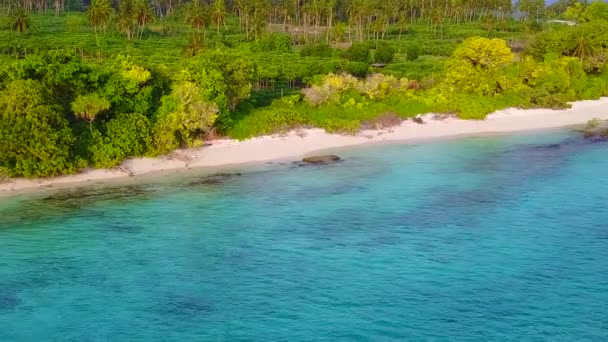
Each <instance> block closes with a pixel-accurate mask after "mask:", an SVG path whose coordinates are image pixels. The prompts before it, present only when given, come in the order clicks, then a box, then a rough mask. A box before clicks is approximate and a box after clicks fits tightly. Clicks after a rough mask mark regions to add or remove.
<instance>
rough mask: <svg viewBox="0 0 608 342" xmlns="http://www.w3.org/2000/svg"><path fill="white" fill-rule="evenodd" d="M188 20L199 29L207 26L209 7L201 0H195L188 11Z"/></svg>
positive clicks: (186, 18)
mask: <svg viewBox="0 0 608 342" xmlns="http://www.w3.org/2000/svg"><path fill="white" fill-rule="evenodd" d="M184 19H185V20H186V22H187V23H188V24H190V25H192V27H194V28H195V29H197V30H199V31H200V29H201V28H203V27H206V26H207V9H206V8H205V5H204V4H202V3H200V1H199V0H194V1H192V2H191V3H190V5H189V6H188V9H187V11H186V17H185V18H184Z"/></svg>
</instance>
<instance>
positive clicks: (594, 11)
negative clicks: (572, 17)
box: [581, 1, 608, 25]
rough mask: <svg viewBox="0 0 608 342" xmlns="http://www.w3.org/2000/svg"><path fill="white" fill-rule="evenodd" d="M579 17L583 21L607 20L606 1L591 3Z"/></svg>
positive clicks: (607, 6)
mask: <svg viewBox="0 0 608 342" xmlns="http://www.w3.org/2000/svg"><path fill="white" fill-rule="evenodd" d="M581 19H582V20H583V21H600V20H601V21H608V3H606V2H604V1H595V2H593V3H591V4H590V5H589V6H587V8H586V9H585V11H584V12H583V14H581ZM606 25H608V23H606Z"/></svg>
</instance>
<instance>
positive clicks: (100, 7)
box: [86, 0, 112, 45]
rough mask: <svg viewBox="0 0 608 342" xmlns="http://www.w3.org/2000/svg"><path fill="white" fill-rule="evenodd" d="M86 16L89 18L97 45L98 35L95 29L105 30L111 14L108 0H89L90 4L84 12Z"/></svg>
mask: <svg viewBox="0 0 608 342" xmlns="http://www.w3.org/2000/svg"><path fill="white" fill-rule="evenodd" d="M86 15H87V18H88V19H89V23H90V24H91V26H93V29H94V30H95V40H96V41H97V45H99V37H98V36H97V31H98V30H99V29H103V30H105V28H106V27H107V26H108V22H109V21H110V16H111V15H112V7H111V6H110V1H109V0H93V1H92V2H91V6H89V8H88V9H87V12H86Z"/></svg>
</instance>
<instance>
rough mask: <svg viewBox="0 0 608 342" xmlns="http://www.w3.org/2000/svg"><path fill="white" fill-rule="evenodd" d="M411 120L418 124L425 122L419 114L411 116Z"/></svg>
mask: <svg viewBox="0 0 608 342" xmlns="http://www.w3.org/2000/svg"><path fill="white" fill-rule="evenodd" d="M412 121H414V122H415V123H417V124H420V125H424V124H425V122H424V120H423V119H422V117H421V116H420V115H417V116H415V117H413V118H412Z"/></svg>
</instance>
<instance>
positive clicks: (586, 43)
mask: <svg viewBox="0 0 608 342" xmlns="http://www.w3.org/2000/svg"><path fill="white" fill-rule="evenodd" d="M572 55H573V56H574V57H578V58H579V59H580V60H581V62H582V61H583V60H584V59H586V58H588V57H591V56H592V55H593V43H592V42H591V39H589V37H588V36H587V35H586V34H584V33H580V34H578V35H577V36H576V45H575V46H574V51H573V52H572Z"/></svg>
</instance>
